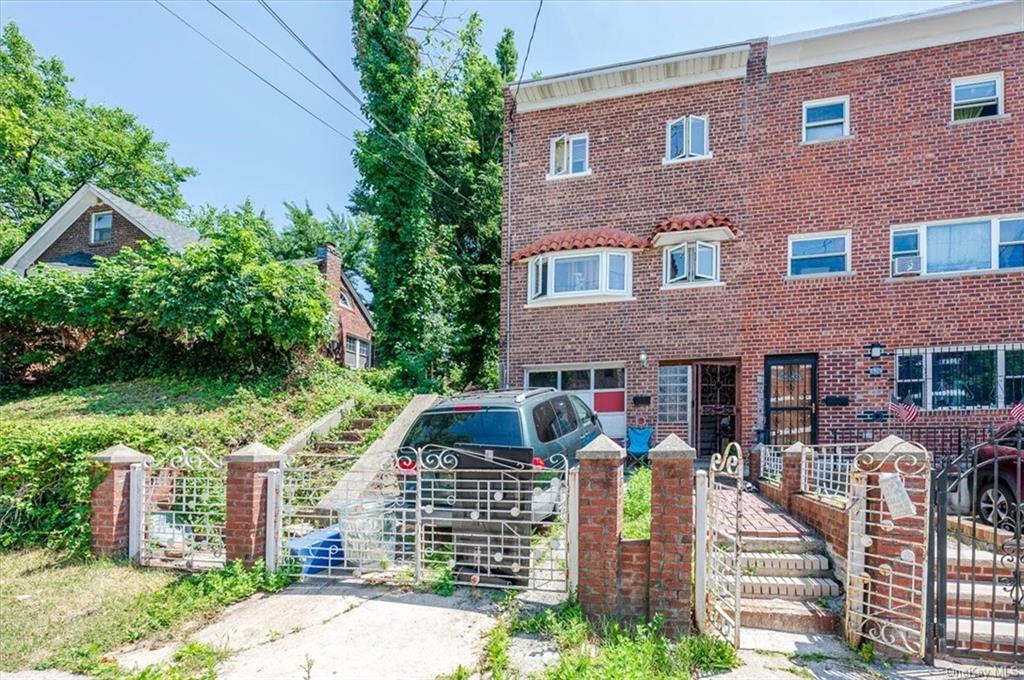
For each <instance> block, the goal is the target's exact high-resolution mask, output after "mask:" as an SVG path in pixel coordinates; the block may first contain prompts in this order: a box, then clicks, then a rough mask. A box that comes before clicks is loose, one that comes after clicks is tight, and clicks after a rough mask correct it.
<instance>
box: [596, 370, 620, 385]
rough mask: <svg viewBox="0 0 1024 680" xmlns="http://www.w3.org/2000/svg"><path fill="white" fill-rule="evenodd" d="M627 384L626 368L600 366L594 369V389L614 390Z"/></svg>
mask: <svg viewBox="0 0 1024 680" xmlns="http://www.w3.org/2000/svg"><path fill="white" fill-rule="evenodd" d="M625 386H626V369H624V368H598V369H596V370H595V371H594V389H598V390H614V389H616V388H618V389H622V388H624V387H625Z"/></svg>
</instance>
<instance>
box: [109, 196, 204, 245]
mask: <svg viewBox="0 0 1024 680" xmlns="http://www.w3.org/2000/svg"><path fill="white" fill-rule="evenodd" d="M89 186H90V187H91V188H92V189H93V190H94V191H95V192H96V193H97V194H99V196H100V197H102V198H103V200H104V201H105V202H106V204H107V205H109V206H110V207H111V208H113V209H114V210H116V211H118V212H119V213H121V214H122V215H124V216H125V217H127V218H128V219H130V220H132V221H134V222H135V223H136V224H138V225H139V226H140V227H141V228H142V230H143V231H146V232H148V233H149V234H150V235H151V236H153V238H162V239H163V240H164V241H165V242H166V243H167V246H168V247H169V248H170V249H171V250H173V251H176V252H178V251H181V250H183V249H184V248H185V246H186V245H188V244H189V243H195V242H196V241H198V240H199V232H198V231H196V230H195V229H192V228H191V227H186V226H185V225H183V224H178V223H177V222H172V221H171V220H169V219H167V218H166V217H164V216H163V215H157V214H156V213H155V212H150V211H149V210H146V209H145V208H143V207H142V206H140V205H135V204H134V203H132V202H131V201H129V200H127V199H124V198H121V197H120V196H118V195H116V194H113V193H111V192H109V191H106V190H105V189H101V188H99V187H98V186H96V185H95V184H90V185H89Z"/></svg>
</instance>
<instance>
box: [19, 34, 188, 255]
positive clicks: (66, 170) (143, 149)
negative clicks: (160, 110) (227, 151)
mask: <svg viewBox="0 0 1024 680" xmlns="http://www.w3.org/2000/svg"><path fill="white" fill-rule="evenodd" d="M70 82H71V77H70V76H68V75H67V74H66V73H65V71H64V64H63V63H62V62H61V61H60V60H59V59H56V58H51V59H45V58H42V57H39V56H38V55H37V54H36V52H35V50H34V49H33V47H32V45H31V44H30V43H29V42H28V41H27V40H26V39H25V37H24V36H23V35H22V34H21V32H20V31H19V30H18V27H17V26H16V25H15V24H14V23H13V22H9V23H7V24H6V25H5V26H4V27H3V35H2V38H0V259H5V258H7V257H8V256H9V255H10V254H11V253H12V252H14V251H15V250H16V249H17V248H18V247H19V246H20V245H21V244H22V243H23V242H24V241H25V239H26V238H27V237H28V236H29V235H30V234H31V233H32V232H34V231H35V230H36V229H37V228H38V227H39V226H40V225H42V223H43V222H45V221H46V219H47V218H49V217H50V215H51V214H53V212H54V211H55V210H56V209H57V208H58V207H59V206H60V204H61V203H63V202H64V201H65V200H67V198H68V197H69V196H71V194H72V193H74V192H75V190H76V189H78V187H79V186H81V185H82V184H83V183H85V182H94V183H96V184H97V185H99V186H102V187H103V188H105V189H109V190H111V191H113V192H114V193H116V194H118V195H119V196H123V197H124V198H127V199H128V200H131V201H134V202H136V203H138V204H139V205H142V206H144V207H146V208H149V209H150V210H153V211H155V212H158V213H160V214H162V215H165V216H167V217H174V216H175V215H176V213H177V212H178V211H180V210H182V209H183V208H184V207H185V201H184V199H183V197H182V195H181V190H180V186H181V184H182V183H183V182H184V181H185V180H187V179H188V178H189V177H192V176H194V175H195V174H196V171H195V170H194V169H193V168H190V167H184V166H180V165H178V164H177V163H175V162H174V160H173V159H171V158H170V157H169V156H168V145H167V143H166V142H161V141H158V140H157V139H156V138H155V137H154V134H153V131H152V130H150V129H149V128H147V127H145V126H144V125H142V124H141V123H140V122H139V121H138V119H136V117H135V116H134V115H132V114H130V113H127V112H125V111H123V110H122V109H119V108H109V107H106V106H101V105H91V104H88V103H87V102H86V101H85V100H84V99H78V98H75V97H73V96H72V95H71V92H70V90H69V87H68V86H69V84H70Z"/></svg>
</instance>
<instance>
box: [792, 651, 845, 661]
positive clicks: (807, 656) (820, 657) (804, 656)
mask: <svg viewBox="0 0 1024 680" xmlns="http://www.w3.org/2000/svg"><path fill="white" fill-rule="evenodd" d="M789 658H790V659H792V660H794V661H808V662H811V663H813V662H816V661H840V660H841V659H840V657H838V656H832V655H831V654H822V653H821V652H803V653H801V654H792V655H790V657H789Z"/></svg>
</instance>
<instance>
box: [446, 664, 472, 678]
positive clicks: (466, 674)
mask: <svg viewBox="0 0 1024 680" xmlns="http://www.w3.org/2000/svg"><path fill="white" fill-rule="evenodd" d="M472 676H473V672H472V671H470V670H469V669H468V668H466V667H465V666H463V665H462V664H459V667H458V668H456V669H455V670H454V671H453V672H452V673H449V674H448V675H444V676H441V679H440V680H469V679H470V678H471V677H472Z"/></svg>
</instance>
